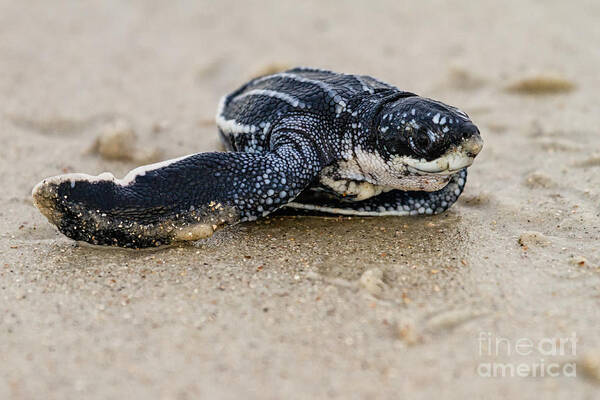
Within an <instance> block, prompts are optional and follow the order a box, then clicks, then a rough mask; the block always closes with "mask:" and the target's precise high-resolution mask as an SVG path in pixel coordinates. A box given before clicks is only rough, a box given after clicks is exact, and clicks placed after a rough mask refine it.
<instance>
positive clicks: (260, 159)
mask: <svg viewBox="0 0 600 400" xmlns="http://www.w3.org/2000/svg"><path fill="white" fill-rule="evenodd" d="M271 148H272V149H273V150H272V151H270V152H266V153H199V154H194V155H190V156H187V157H182V158H179V159H175V160H171V161H166V162H163V163H158V164H153V165H148V166H145V167H139V168H136V169H134V170H133V171H131V172H130V173H129V174H128V175H127V176H126V177H125V178H124V179H116V178H115V177H114V176H112V175H111V174H101V175H99V176H90V175H84V174H67V175H61V176H56V177H52V178H48V179H45V180H44V181H42V182H40V183H39V184H38V185H37V186H36V187H35V188H34V190H33V198H34V204H35V205H36V207H37V208H38V209H39V210H40V211H41V212H42V214H44V215H45V216H46V217H47V218H48V220H49V221H50V222H51V223H53V224H55V225H56V226H57V227H58V229H59V230H60V231H61V232H62V233H64V234H65V235H66V236H68V237H70V238H72V239H75V240H81V241H85V242H89V243H92V244H98V245H112V246H121V247H132V248H141V247H153V246H161V245H165V244H169V243H172V242H174V241H181V240H197V239H200V238H204V237H208V236H210V235H212V233H213V231H214V230H216V229H217V228H218V227H220V226H223V225H226V224H233V223H237V222H240V221H246V220H254V219H256V218H257V217H260V216H263V215H267V214H269V213H270V212H272V211H274V210H276V209H277V208H279V207H281V206H282V205H284V204H286V203H287V202H289V201H291V200H292V199H294V198H295V197H296V196H297V195H298V194H299V193H300V192H301V191H302V190H303V189H304V188H305V187H306V186H307V185H308V184H309V183H310V182H311V180H312V179H313V178H314V177H315V176H316V175H317V174H318V173H319V171H320V170H321V166H322V158H321V156H320V155H319V154H318V152H317V151H316V149H315V148H314V145H312V143H311V142H310V141H309V140H307V139H306V138H305V137H304V136H303V135H301V134H299V133H287V134H285V135H283V134H279V135H274V136H273V137H272V140H271Z"/></svg>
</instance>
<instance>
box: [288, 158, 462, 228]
mask: <svg viewBox="0 0 600 400" xmlns="http://www.w3.org/2000/svg"><path fill="white" fill-rule="evenodd" d="M466 182H467V169H466V168H465V169H462V170H460V171H459V172H457V173H455V174H454V175H453V176H452V178H450V181H449V182H448V184H447V185H446V186H444V187H443V188H442V189H440V190H438V191H435V192H424V191H402V190H391V191H389V192H384V193H381V194H379V195H377V196H373V197H371V198H369V199H366V200H363V201H339V200H335V199H333V198H332V197H331V196H326V197H323V195H320V194H319V193H318V192H317V193H311V191H310V190H308V191H306V192H305V193H303V194H301V195H300V196H299V197H298V198H297V199H296V200H295V201H293V202H290V203H288V204H286V207H287V208H293V209H300V210H308V211H316V212H320V213H327V214H340V215H361V216H385V215H396V216H402V215H419V214H439V213H442V212H444V211H446V210H447V209H448V208H450V207H451V206H452V204H454V203H455V202H456V200H458V197H459V196H460V194H461V193H462V191H463V189H464V187H465V184H466Z"/></svg>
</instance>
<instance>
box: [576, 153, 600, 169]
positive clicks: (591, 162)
mask: <svg viewBox="0 0 600 400" xmlns="http://www.w3.org/2000/svg"><path fill="white" fill-rule="evenodd" d="M575 166H576V167H580V168H586V167H600V153H595V154H592V155H591V156H590V157H588V158H586V159H585V160H581V161H579V162H577V163H575Z"/></svg>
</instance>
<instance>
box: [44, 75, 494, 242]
mask: <svg viewBox="0 0 600 400" xmlns="http://www.w3.org/2000/svg"><path fill="white" fill-rule="evenodd" d="M216 120H217V126H218V128H219V132H220V135H221V139H222V140H223V142H224V144H225V146H226V148H227V150H229V152H214V153H198V154H192V155H189V156H185V157H181V158H176V159H174V160H169V161H164V162H160V163H157V164H152V165H147V166H143V167H139V168H136V169H134V170H133V171H131V172H129V173H128V174H127V175H126V176H125V177H124V178H123V179H116V178H115V177H114V176H113V175H112V174H110V173H104V174H101V175H99V176H90V175H84V174H67V175H60V176H56V177H52V178H48V179H45V180H43V181H42V182H40V183H39V184H38V185H37V186H36V187H35V188H34V190H33V199H34V204H35V205H36V206H37V207H38V209H39V210H40V211H41V212H42V214H44V215H45V216H46V217H47V218H48V220H49V221H50V222H52V223H53V224H55V225H56V226H57V227H58V229H59V230H60V231H61V232H62V233H64V234H65V235H66V236H68V237H70V238H72V239H75V240H82V241H86V242H89V243H93V244H98V245H113V246H122V247H133V248H140V247H151V246H160V245H165V244H169V243H172V242H174V241H180V240H197V239H200V238H203V237H208V236H210V235H212V233H213V232H214V231H215V230H216V229H218V228H219V227H222V226H224V225H231V224H235V223H237V222H240V221H253V220H255V219H257V218H259V217H263V216H266V215H268V214H270V213H272V212H274V211H275V210H277V209H279V208H281V207H289V208H295V209H304V210H313V211H317V212H324V213H331V214H342V215H364V216H378V215H415V214H437V213H440V212H443V211H444V210H446V209H447V208H448V207H450V206H451V205H452V204H453V203H454V202H455V201H456V200H457V198H458V196H459V195H460V194H461V192H462V190H463V188H464V185H465V181H466V177H467V171H466V168H467V167H468V166H470V165H471V164H472V162H473V159H474V158H475V156H476V155H477V153H479V151H480V150H481V148H482V143H483V142H482V140H481V136H480V135H479V130H478V129H477V127H476V126H475V125H474V124H473V122H471V120H470V119H469V117H468V116H467V114H465V113H464V112H462V111H460V110H459V109H457V108H455V107H451V106H448V105H446V104H443V103H440V102H439V101H435V100H431V99H427V98H423V97H420V96H417V95H416V94H414V93H409V92H403V91H401V90H398V89H397V88H396V87H394V86H392V85H388V84H386V83H384V82H381V81H379V80H377V79H374V78H372V77H370V76H366V75H347V74H339V73H335V72H332V71H325V70H320V69H312V68H295V69H291V70H289V71H286V72H283V73H277V74H274V75H269V76H263V77H260V78H256V79H253V80H251V81H250V82H248V83H246V84H245V85H243V86H242V87H240V88H239V89H238V90H236V91H235V92H233V93H231V94H229V95H227V96H225V97H224V98H223V99H222V100H221V103H220V105H219V109H218V112H217V117H216Z"/></svg>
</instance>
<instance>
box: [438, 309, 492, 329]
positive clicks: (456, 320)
mask: <svg viewBox="0 0 600 400" xmlns="http://www.w3.org/2000/svg"><path fill="white" fill-rule="evenodd" d="M480 315H481V313H480V312H477V311H475V310H472V309H469V308H467V309H458V310H447V311H443V312H441V313H439V314H437V315H434V316H432V317H431V318H429V320H428V321H427V323H426V328H427V330H428V331H430V332H432V333H438V332H442V331H448V330H452V329H454V328H456V327H458V326H459V325H462V324H464V323H466V322H468V321H471V320H472V319H475V318H477V317H479V316H480Z"/></svg>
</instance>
